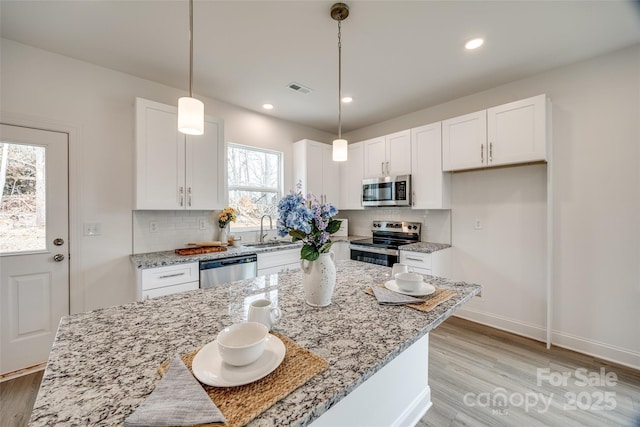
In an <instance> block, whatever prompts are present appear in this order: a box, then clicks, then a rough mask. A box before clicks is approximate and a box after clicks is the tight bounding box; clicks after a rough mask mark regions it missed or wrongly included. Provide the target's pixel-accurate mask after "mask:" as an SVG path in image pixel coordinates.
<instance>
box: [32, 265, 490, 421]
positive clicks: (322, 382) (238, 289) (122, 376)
mask: <svg viewBox="0 0 640 427" xmlns="http://www.w3.org/2000/svg"><path fill="white" fill-rule="evenodd" d="M390 272H391V269H390V268H389V267H383V266H377V265H373V264H365V263H361V262H357V261H351V260H348V261H340V262H338V263H337V277H338V279H337V284H336V290H335V293H334V295H333V299H332V304H331V305H330V306H328V307H324V308H316V307H311V306H309V305H307V304H306V303H305V302H304V295H303V289H302V277H301V274H300V271H292V272H286V273H280V274H277V275H275V274H274V275H270V276H260V277H257V278H255V279H250V280H244V281H241V282H234V283H231V284H226V285H222V286H219V287H215V288H210V289H199V290H195V291H190V292H184V293H180V294H174V295H169V296H166V297H161V298H155V299H150V300H146V301H141V302H136V303H131V304H126V305H122V306H117V307H111V308H106V309H100V310H95V311H91V312H87V313H80V314H75V315H72V316H67V317H64V318H63V319H62V320H61V322H60V326H59V328H58V333H57V335H56V339H55V341H54V344H53V348H52V350H51V354H50V355H49V361H48V364H47V368H46V370H45V373H44V377H43V379H42V383H41V386H40V390H39V392H38V396H37V398H36V402H35V405H34V409H33V412H32V415H31V420H30V423H31V425H32V426H50V425H114V426H115V425H121V424H122V423H123V421H124V420H125V419H126V418H127V417H128V416H129V414H131V413H132V412H133V411H134V410H135V409H136V408H137V407H138V406H139V405H140V404H141V403H142V401H143V400H144V399H145V397H146V396H147V395H148V394H149V393H151V391H152V390H153V388H154V387H155V385H156V384H157V383H158V381H159V378H160V377H159V374H158V371H157V369H158V366H159V365H160V364H161V363H163V362H164V361H166V360H169V359H171V358H173V357H174V355H177V354H184V353H187V352H189V351H192V350H193V349H196V348H199V347H201V346H203V345H204V344H206V343H208V342H211V341H212V340H214V339H215V336H216V334H217V333H218V331H220V330H221V329H222V328H223V327H225V326H228V325H230V324H232V323H235V322H240V321H243V320H244V319H246V313H247V307H248V305H249V304H250V302H251V301H252V300H253V299H257V298H269V299H271V300H272V301H275V302H276V303H277V305H278V306H279V307H280V309H281V310H282V313H283V318H282V320H281V321H280V323H278V324H277V325H276V327H275V328H274V329H275V330H276V331H278V332H280V333H282V334H284V335H286V336H288V337H289V338H291V339H293V340H294V341H295V342H297V343H298V344H299V345H301V346H303V347H306V348H307V349H309V350H311V351H313V352H315V353H316V354H318V355H319V356H321V357H323V358H324V359H326V360H327V361H328V362H329V368H328V369H327V370H326V371H324V372H323V373H321V374H318V375H316V376H315V377H313V378H312V379H311V380H309V381H308V382H307V383H306V384H304V385H303V386H301V387H300V388H298V389H296V390H295V391H294V392H292V393H291V394H290V395H289V396H287V397H286V398H284V399H282V400H281V401H279V402H278V403H276V404H275V405H274V406H272V407H271V408H270V409H268V410H267V411H265V412H264V413H263V414H262V415H260V416H259V417H258V418H257V419H255V420H254V421H252V422H251V423H250V424H249V425H250V426H262V425H278V426H287V425H294V426H302V425H307V424H308V423H310V422H311V421H313V420H314V419H316V418H317V417H318V416H319V415H321V414H322V413H324V412H325V411H326V410H327V409H328V408H330V407H331V406H333V405H334V404H335V403H336V402H338V401H339V400H340V399H342V398H343V397H344V396H346V395H347V394H348V393H350V392H351V391H353V390H354V389H355V388H356V387H357V386H358V385H359V384H361V383H363V382H364V381H365V380H366V379H368V378H369V377H371V376H372V375H373V374H374V373H375V372H377V371H378V370H380V369H381V368H382V367H384V366H385V365H386V364H387V363H388V362H389V361H391V360H392V359H393V358H395V357H396V356H397V355H399V354H400V353H401V352H402V351H404V350H405V349H406V348H407V347H409V346H410V345H411V344H413V343H414V342H416V341H417V340H418V339H420V338H421V337H422V336H424V335H425V334H426V333H428V332H429V331H430V330H431V329H433V328H435V327H436V326H438V325H439V324H440V323H441V322H442V321H444V320H445V319H446V318H447V317H449V316H450V315H451V314H452V313H453V311H454V310H455V309H456V308H458V307H460V306H461V305H463V304H464V303H465V302H467V301H468V300H470V299H471V298H472V297H473V296H474V295H476V294H477V293H478V292H480V286H479V285H475V284H467V283H464V282H453V281H449V280H446V279H443V278H436V277H430V276H425V277H427V278H428V279H429V281H431V282H432V283H434V284H435V285H436V286H439V287H443V288H447V289H453V290H455V291H457V295H456V296H455V297H453V298H452V299H450V300H448V301H446V302H444V303H442V304H440V305H439V306H437V307H436V308H434V309H433V310H431V311H430V312H427V313H423V312H420V311H417V310H414V309H411V308H409V307H404V306H381V305H379V304H378V303H377V302H376V300H375V298H373V297H371V296H369V295H367V294H365V293H364V289H365V288H366V287H369V286H372V285H374V284H381V283H384V282H385V281H387V280H388V279H389V274H390ZM399 381H401V380H399Z"/></svg>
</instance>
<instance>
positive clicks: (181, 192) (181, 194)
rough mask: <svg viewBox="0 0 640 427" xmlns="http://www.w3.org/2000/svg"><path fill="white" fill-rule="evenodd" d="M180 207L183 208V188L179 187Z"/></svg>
mask: <svg viewBox="0 0 640 427" xmlns="http://www.w3.org/2000/svg"><path fill="white" fill-rule="evenodd" d="M179 193H180V206H184V187H180V191H179Z"/></svg>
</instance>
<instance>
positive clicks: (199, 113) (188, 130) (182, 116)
mask: <svg viewBox="0 0 640 427" xmlns="http://www.w3.org/2000/svg"><path fill="white" fill-rule="evenodd" d="M178 131H180V132H182V133H184V134H187V135H202V134H203V133H204V103H203V102H202V101H200V100H199V99H195V98H194V97H193V0H189V96H183V97H182V98H179V99H178Z"/></svg>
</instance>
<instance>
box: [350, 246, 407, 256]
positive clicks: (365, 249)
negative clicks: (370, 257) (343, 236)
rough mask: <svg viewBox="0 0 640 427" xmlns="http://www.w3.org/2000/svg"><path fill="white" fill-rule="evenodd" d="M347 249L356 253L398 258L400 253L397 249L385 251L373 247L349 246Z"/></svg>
mask: <svg viewBox="0 0 640 427" xmlns="http://www.w3.org/2000/svg"><path fill="white" fill-rule="evenodd" d="M349 249H355V250H356V251H362V252H371V253H374V254H383V255H395V256H399V255H400V251H399V250H398V249H387V248H376V247H374V246H360V245H354V244H351V245H349Z"/></svg>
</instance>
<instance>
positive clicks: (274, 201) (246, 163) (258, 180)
mask: <svg viewBox="0 0 640 427" xmlns="http://www.w3.org/2000/svg"><path fill="white" fill-rule="evenodd" d="M227 172H228V187H229V206H232V207H234V208H236V209H238V218H237V220H236V222H235V223H232V225H231V226H232V227H233V228H234V229H236V228H245V229H246V228H252V227H260V218H262V216H263V215H269V216H271V218H272V219H273V224H274V226H275V221H276V217H277V214H278V201H279V200H280V197H281V196H282V153H281V152H279V151H271V150H264V149H261V148H254V147H247V146H245V145H239V144H232V143H230V144H228V146H227Z"/></svg>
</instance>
